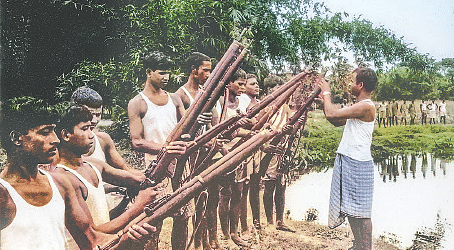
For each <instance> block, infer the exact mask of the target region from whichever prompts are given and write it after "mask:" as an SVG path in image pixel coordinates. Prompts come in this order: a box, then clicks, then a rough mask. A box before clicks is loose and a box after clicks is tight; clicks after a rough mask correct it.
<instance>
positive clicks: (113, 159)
mask: <svg viewBox="0 0 454 250" xmlns="http://www.w3.org/2000/svg"><path fill="white" fill-rule="evenodd" d="M96 136H97V138H98V140H99V143H100V145H101V148H102V150H103V152H104V154H105V157H106V162H107V164H109V165H110V166H112V167H114V168H117V169H122V170H125V171H128V172H130V173H132V174H135V175H141V174H142V171H140V170H138V169H133V168H131V167H130V166H129V165H128V164H127V163H126V161H125V160H124V159H123V157H122V156H121V155H120V153H119V152H118V150H117V148H116V147H115V142H114V141H113V140H112V138H111V137H110V135H109V134H107V133H105V132H96ZM90 157H91V156H89V157H87V158H86V159H88V160H89V159H90Z"/></svg>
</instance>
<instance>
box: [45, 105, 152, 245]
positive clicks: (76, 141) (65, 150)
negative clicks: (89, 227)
mask: <svg viewBox="0 0 454 250" xmlns="http://www.w3.org/2000/svg"><path fill="white" fill-rule="evenodd" d="M91 120H92V114H91V112H90V111H89V110H88V109H87V108H86V107H85V106H73V107H71V108H69V109H68V111H67V112H65V113H64V114H63V115H62V116H61V118H60V121H59V122H58V123H57V126H56V133H57V136H58V138H59V140H60V144H59V145H58V149H59V155H60V158H59V161H58V164H57V165H56V169H55V170H53V171H54V172H58V173H61V174H63V175H66V177H67V178H68V180H70V181H71V183H72V184H73V186H74V187H75V190H76V193H77V194H80V196H81V197H82V198H83V199H84V200H85V202H86V204H87V206H88V212H89V213H90V214H91V217H92V218H93V222H94V225H95V226H96V229H98V230H100V231H102V232H105V233H116V232H118V231H120V230H121V229H123V228H124V227H125V226H127V224H128V223H129V222H130V221H131V220H132V219H134V218H136V217H137V216H138V215H140V214H141V213H142V211H143V208H144V207H145V205H147V204H149V203H151V202H152V201H153V200H154V199H155V196H156V192H155V189H156V188H148V189H146V190H143V191H141V192H139V194H138V195H137V197H136V199H135V202H134V203H133V204H132V205H131V207H130V208H129V209H128V210H126V211H125V212H124V213H123V214H121V215H120V216H119V217H117V218H115V219H113V220H110V217H109V210H108V207H107V197H106V194H105V192H104V185H103V184H104V181H106V182H108V183H112V184H114V185H117V186H123V187H134V188H139V187H140V183H141V182H142V181H143V180H144V179H145V175H143V174H142V175H141V176H139V175H134V174H131V173H130V172H127V171H125V170H120V169H116V168H113V167H111V166H110V165H108V164H106V163H105V162H103V161H100V160H96V159H90V162H88V161H85V160H84V159H83V158H82V155H83V154H86V153H87V152H88V151H89V150H90V148H91V147H92V144H93V133H92V131H91V129H90V126H91ZM68 244H69V246H70V249H77V248H76V247H75V245H74V243H73V242H72V240H70V239H69V240H68Z"/></svg>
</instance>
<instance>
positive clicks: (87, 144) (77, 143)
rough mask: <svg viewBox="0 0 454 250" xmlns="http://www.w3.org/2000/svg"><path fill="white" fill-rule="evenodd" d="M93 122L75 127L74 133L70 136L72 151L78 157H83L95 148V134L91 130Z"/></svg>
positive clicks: (81, 123) (82, 123)
mask: <svg viewBox="0 0 454 250" xmlns="http://www.w3.org/2000/svg"><path fill="white" fill-rule="evenodd" d="M90 127H91V122H90V121H87V122H80V123H79V124H77V125H76V126H74V129H73V133H70V134H69V136H68V142H69V144H70V145H71V149H72V151H73V152H74V153H76V154H77V155H83V154H86V153H88V152H89V151H90V148H91V147H92V146H93V138H94V136H93V132H92V131H91V129H90Z"/></svg>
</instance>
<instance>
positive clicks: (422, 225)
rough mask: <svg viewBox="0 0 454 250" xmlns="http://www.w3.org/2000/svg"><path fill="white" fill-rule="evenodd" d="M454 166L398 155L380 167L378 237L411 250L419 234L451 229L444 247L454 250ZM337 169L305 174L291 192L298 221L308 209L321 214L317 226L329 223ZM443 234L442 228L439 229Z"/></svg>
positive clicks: (288, 202) (289, 199) (376, 212)
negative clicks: (334, 176) (332, 181)
mask: <svg viewBox="0 0 454 250" xmlns="http://www.w3.org/2000/svg"><path fill="white" fill-rule="evenodd" d="M453 172H454V162H447V161H443V160H440V159H435V158H432V157H431V156H430V155H429V154H427V155H424V157H416V156H413V158H412V156H410V155H409V156H405V157H402V156H399V157H393V158H392V159H388V160H386V161H385V162H383V163H379V164H376V171H375V187H374V203H373V210H372V223H373V234H374V236H375V237H380V236H382V237H384V238H386V239H388V240H389V241H392V242H396V244H397V245H398V246H400V247H402V248H408V247H410V246H411V245H412V243H413V240H414V239H415V233H416V232H417V231H419V232H426V234H427V231H429V232H432V231H435V230H436V229H440V225H441V226H442V227H443V228H442V229H444V230H446V233H445V234H444V237H443V239H442V241H441V247H442V248H444V249H454V232H453V226H449V225H454V204H453V203H454V173H453ZM331 178H332V169H329V170H327V171H326V172H323V173H311V174H308V175H303V176H301V178H300V179H299V180H297V181H296V182H294V183H293V184H292V185H290V186H289V187H288V188H287V194H286V209H288V210H290V213H291V217H292V218H293V219H296V220H302V219H304V218H305V216H306V214H307V211H308V209H311V208H315V209H316V210H317V211H318V218H319V219H318V223H320V224H323V225H327V224H328V206H329V205H328V204H329V192H330V187H331ZM438 231H440V230H438Z"/></svg>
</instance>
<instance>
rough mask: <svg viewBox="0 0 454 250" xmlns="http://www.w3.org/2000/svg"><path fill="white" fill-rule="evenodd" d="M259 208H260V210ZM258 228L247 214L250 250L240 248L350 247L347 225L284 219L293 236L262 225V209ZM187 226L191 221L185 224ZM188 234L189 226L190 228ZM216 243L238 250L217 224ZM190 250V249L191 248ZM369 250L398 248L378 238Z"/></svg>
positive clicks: (164, 243) (165, 236) (168, 224)
mask: <svg viewBox="0 0 454 250" xmlns="http://www.w3.org/2000/svg"><path fill="white" fill-rule="evenodd" d="M261 208H263V206H262V207H261ZM261 213H262V214H261V226H262V229H260V230H256V229H254V228H253V227H252V215H251V214H250V211H249V214H248V226H249V232H245V233H242V235H241V236H242V238H243V239H245V240H247V241H248V242H249V243H250V244H251V247H250V248H243V249H251V250H258V249H276V250H278V249H279V250H281V249H286V250H297V249H307V250H317V249H329V250H341V249H342V250H344V249H348V248H350V247H351V246H352V239H353V235H352V233H351V231H350V229H349V228H348V227H347V226H341V227H339V228H336V229H329V228H328V227H327V226H322V225H319V224H318V223H316V222H308V221H294V220H291V219H286V220H285V223H286V224H287V225H288V226H289V227H290V228H292V229H294V230H296V232H295V233H292V232H284V231H279V230H276V228H275V226H274V225H268V226H267V225H266V217H265V214H264V211H263V209H262V210H261ZM189 224H191V220H190V222H189ZM171 229H172V219H171V218H167V219H166V220H164V224H163V229H162V232H161V234H160V243H159V249H163V250H164V249H165V250H167V249H169V250H170V249H171V243H170V238H171V237H170V235H171ZM189 231H190V232H192V227H191V225H190V230H189ZM218 240H219V243H220V244H221V246H222V248H223V249H229V250H232V249H235V250H236V249H242V248H239V247H238V246H236V245H235V244H234V243H233V242H232V241H231V240H224V239H223V235H222V231H221V228H220V225H219V223H218ZM190 249H194V248H193V246H191V248H190ZM373 249H376V250H377V249H385V250H396V249H399V248H397V247H395V246H393V245H391V244H388V243H387V242H384V241H383V240H381V239H374V246H373Z"/></svg>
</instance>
